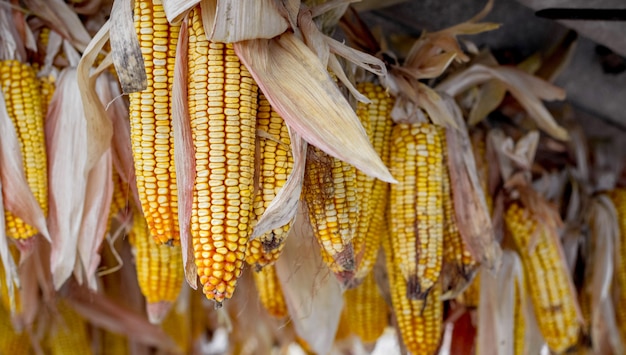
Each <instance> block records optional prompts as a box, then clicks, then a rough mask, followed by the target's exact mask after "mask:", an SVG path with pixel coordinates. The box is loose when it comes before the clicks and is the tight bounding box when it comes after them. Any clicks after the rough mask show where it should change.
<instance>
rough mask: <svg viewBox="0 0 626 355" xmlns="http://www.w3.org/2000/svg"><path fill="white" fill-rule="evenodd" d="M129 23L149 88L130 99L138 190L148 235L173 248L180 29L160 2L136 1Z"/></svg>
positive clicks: (176, 237) (176, 231)
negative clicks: (174, 95) (174, 90)
mask: <svg viewBox="0 0 626 355" xmlns="http://www.w3.org/2000/svg"><path fill="white" fill-rule="evenodd" d="M134 16H135V17H134V23H135V30H136V32H137V36H138V37H139V43H140V46H141V54H142V55H143V58H144V65H145V67H146V75H147V79H148V87H147V88H146V89H145V90H144V91H142V92H135V93H131V94H130V107H129V112H130V120H131V124H130V131H131V140H132V148H133V157H134V161H135V173H136V181H137V191H138V193H139V200H140V201H141V209H142V211H143V213H144V215H145V216H146V220H147V222H148V226H149V227H150V235H151V236H152V237H153V238H154V240H155V241H156V242H158V243H160V244H163V243H169V244H178V243H179V240H180V235H179V229H178V197H177V188H176V170H175V168H174V136H173V133H172V121H171V109H172V97H171V92H172V83H173V80H174V59H175V55H176V44H177V42H178V34H179V31H180V26H175V25H169V24H168V22H167V19H166V18H165V11H164V10H163V4H162V0H136V1H135V12H134Z"/></svg>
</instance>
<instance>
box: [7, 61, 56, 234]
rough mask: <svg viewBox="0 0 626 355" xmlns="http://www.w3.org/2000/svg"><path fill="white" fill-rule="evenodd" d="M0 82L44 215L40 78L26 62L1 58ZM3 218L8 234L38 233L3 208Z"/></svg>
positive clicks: (29, 179)
mask: <svg viewBox="0 0 626 355" xmlns="http://www.w3.org/2000/svg"><path fill="white" fill-rule="evenodd" d="M0 84H1V86H2V94H3V95H4V100H5V102H6V110H7V113H8V114H9V117H10V118H11V121H12V122H13V126H14V127H15V131H16V132H17V136H18V139H19V143H20V150H21V154H22V162H23V164H24V172H25V177H26V181H27V182H28V186H29V187H30V189H31V191H32V193H33V195H34V196H35V198H36V200H37V202H39V206H40V207H41V209H42V211H43V213H44V215H47V213H48V179H47V158H46V143H45V138H44V113H43V112H42V107H43V106H42V105H43V104H42V97H41V91H40V89H39V81H38V79H37V76H36V73H35V70H34V69H33V68H32V67H31V66H30V65H29V64H27V63H20V62H19V61H17V60H3V61H0ZM5 218H6V233H7V235H8V236H9V237H11V238H15V239H26V238H30V237H32V236H34V235H35V234H37V230H36V229H35V228H34V227H33V226H30V225H28V224H26V223H25V222H24V221H23V220H22V219H20V218H19V217H17V216H15V215H13V214H12V213H11V212H10V211H8V210H7V211H5Z"/></svg>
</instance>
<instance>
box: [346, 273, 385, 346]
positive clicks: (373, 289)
mask: <svg viewBox="0 0 626 355" xmlns="http://www.w3.org/2000/svg"><path fill="white" fill-rule="evenodd" d="M344 300H345V303H344V304H345V305H344V314H345V315H346V323H347V325H348V327H349V329H350V331H351V332H352V333H353V334H355V335H356V336H358V337H359V338H360V339H361V341H363V342H364V343H374V342H376V340H378V338H379V337H380V335H381V334H382V333H383V331H385V328H386V327H387V324H388V311H387V303H385V300H384V299H383V297H382V296H381V294H380V291H378V285H376V279H375V277H374V273H373V272H370V273H368V274H367V275H366V276H365V279H364V280H363V282H362V283H361V284H360V285H359V286H357V287H356V288H353V289H349V290H346V292H345V293H344Z"/></svg>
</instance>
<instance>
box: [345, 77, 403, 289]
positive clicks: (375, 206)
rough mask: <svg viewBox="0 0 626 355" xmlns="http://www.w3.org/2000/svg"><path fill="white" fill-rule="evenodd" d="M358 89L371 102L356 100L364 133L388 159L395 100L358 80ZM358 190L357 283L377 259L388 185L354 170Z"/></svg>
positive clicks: (355, 239) (373, 86)
mask: <svg viewBox="0 0 626 355" xmlns="http://www.w3.org/2000/svg"><path fill="white" fill-rule="evenodd" d="M357 89H358V90H359V91H360V92H362V93H363V94H364V95H365V96H366V97H367V98H368V99H370V100H371V103H369V104H364V103H361V102H359V103H358V105H357V115H358V116H359V118H360V119H361V123H362V124H363V127H365V130H366V132H367V135H368V137H369V139H370V141H371V142H372V145H373V146H374V149H375V150H376V152H377V153H378V154H379V155H380V157H381V158H382V159H383V162H388V160H389V150H390V143H389V141H390V139H391V127H392V124H393V122H392V121H391V116H390V113H391V108H392V107H393V104H394V99H393V98H392V97H391V96H390V95H388V94H387V93H386V92H385V89H384V88H383V87H382V86H381V85H375V84H373V83H361V84H359V85H358V86H357ZM356 178H357V192H358V194H359V199H358V202H359V217H358V226H357V232H356V233H355V236H354V247H355V254H356V255H358V256H359V258H360V260H359V262H358V266H357V271H356V273H355V282H354V283H355V284H358V283H359V282H360V280H362V279H363V278H364V277H365V276H366V275H367V274H368V273H369V272H370V270H371V269H372V267H373V266H374V263H375V262H376V257H377V255H378V249H379V248H380V238H381V234H382V233H383V231H382V230H381V228H383V226H382V224H383V222H384V218H385V211H386V209H387V195H388V192H389V186H388V184H387V183H385V182H384V181H381V180H378V179H374V178H372V177H370V176H368V175H366V174H364V173H363V172H361V171H360V170H357V175H356Z"/></svg>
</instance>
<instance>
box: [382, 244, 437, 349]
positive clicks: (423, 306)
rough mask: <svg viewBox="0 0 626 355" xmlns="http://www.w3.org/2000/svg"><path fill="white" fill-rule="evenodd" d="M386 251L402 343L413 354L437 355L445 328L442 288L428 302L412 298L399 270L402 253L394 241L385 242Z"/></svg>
mask: <svg viewBox="0 0 626 355" xmlns="http://www.w3.org/2000/svg"><path fill="white" fill-rule="evenodd" d="M383 248H384V250H385V259H386V264H387V275H388V279H389V289H390V291H391V305H392V308H393V313H394V315H395V318H396V326H397V328H398V331H399V333H400V335H401V337H402V341H403V342H404V345H405V346H406V349H407V350H408V351H409V352H410V353H412V354H424V355H427V354H434V353H436V351H437V348H438V347H439V342H440V340H441V333H442V325H443V302H442V301H441V285H440V283H436V284H435V285H433V287H432V288H431V289H430V292H429V293H428V295H427V296H426V297H425V298H424V299H410V298H408V297H407V287H408V284H407V282H406V280H405V278H404V275H403V274H402V272H401V270H400V267H399V258H400V257H401V255H400V253H399V252H398V251H399V250H398V249H397V248H395V247H394V246H393V245H392V243H391V238H384V239H383Z"/></svg>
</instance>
